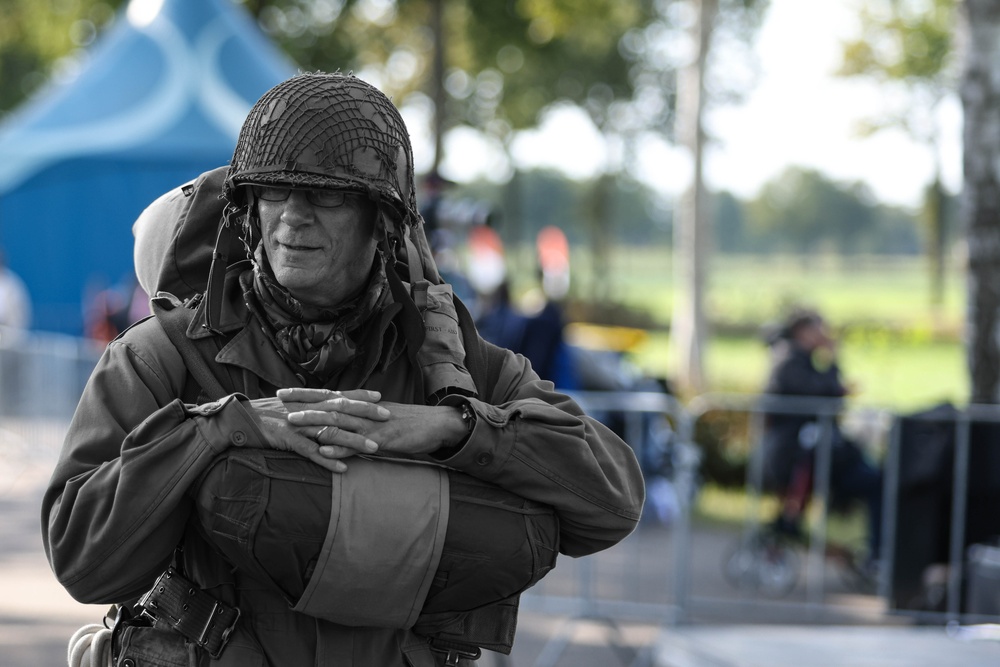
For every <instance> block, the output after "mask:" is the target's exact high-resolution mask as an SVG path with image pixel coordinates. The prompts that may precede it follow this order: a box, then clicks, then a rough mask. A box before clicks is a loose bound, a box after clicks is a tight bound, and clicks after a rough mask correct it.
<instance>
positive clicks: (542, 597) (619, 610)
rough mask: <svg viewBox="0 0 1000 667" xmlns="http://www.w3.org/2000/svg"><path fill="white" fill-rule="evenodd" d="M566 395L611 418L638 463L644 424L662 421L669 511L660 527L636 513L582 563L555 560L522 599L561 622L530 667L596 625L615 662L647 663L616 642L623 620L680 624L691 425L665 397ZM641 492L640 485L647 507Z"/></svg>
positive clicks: (692, 471)
mask: <svg viewBox="0 0 1000 667" xmlns="http://www.w3.org/2000/svg"><path fill="white" fill-rule="evenodd" d="M571 395H572V397H573V398H574V399H575V400H576V401H577V402H578V403H579V404H580V406H581V407H582V408H583V409H584V411H586V412H587V414H589V415H591V416H594V417H596V418H598V419H599V420H601V421H603V422H605V423H608V422H609V421H611V418H612V417H615V416H617V417H618V418H619V422H618V424H617V425H618V427H619V428H618V430H619V433H620V435H621V436H622V437H623V439H624V440H625V441H626V442H627V443H629V445H631V446H632V448H633V449H634V450H635V452H636V456H637V457H638V458H639V460H640V462H643V461H645V460H647V458H648V456H647V455H648V454H649V452H648V451H647V449H648V448H649V447H651V446H653V445H654V444H655V442H654V439H652V438H651V437H650V433H649V426H650V423H651V421H653V422H655V420H659V419H665V420H666V424H661V426H666V427H668V428H669V429H670V434H669V437H670V438H671V441H670V443H669V445H668V451H669V456H670V458H671V463H672V465H671V475H670V479H669V482H670V484H671V487H672V491H673V494H675V495H674V497H675V498H676V500H677V505H676V510H677V511H676V513H675V514H673V515H672V516H671V518H670V521H669V523H668V524H666V525H664V524H663V523H662V521H661V520H660V519H658V518H657V517H655V516H652V515H651V514H648V513H644V515H643V520H642V521H641V522H640V525H639V527H638V528H637V529H636V531H635V532H634V533H633V534H632V535H631V536H629V537H628V538H626V539H625V540H623V541H622V542H621V543H620V544H618V545H616V546H615V547H612V548H611V549H608V550H607V551H605V552H601V553H598V554H595V555H593V556H588V557H586V558H580V559H569V558H565V557H563V558H562V559H561V560H560V563H559V565H558V567H557V568H556V570H555V572H553V573H552V574H550V575H549V577H547V578H546V579H544V580H542V582H541V583H539V584H538V585H536V586H535V587H534V588H532V589H531V590H530V591H528V592H526V593H525V594H524V595H522V598H521V607H522V609H524V610H527V611H537V612H542V613H545V614H553V615H558V616H560V617H562V618H563V619H564V620H563V622H562V624H561V625H560V627H559V628H558V630H557V631H556V632H555V633H553V634H552V635H551V636H550V637H549V639H548V641H547V643H546V644H545V646H544V647H543V649H542V651H541V652H540V653H539V655H538V657H537V658H536V661H535V663H534V665H535V667H548V666H551V665H556V664H558V662H559V660H560V658H561V657H562V655H563V653H564V651H565V650H566V648H567V646H568V644H569V643H570V641H571V639H572V634H573V632H574V630H575V629H576V627H577V626H578V624H580V623H583V622H587V623H595V622H596V623H598V624H602V625H604V626H606V627H607V628H608V629H610V630H611V631H612V634H611V636H610V639H609V641H610V643H611V648H612V649H613V650H614V651H615V654H616V656H617V658H618V661H619V663H620V664H622V665H635V666H638V665H649V664H652V660H653V657H652V654H651V651H652V649H653V647H652V646H649V647H646V648H644V649H635V648H631V647H630V646H629V645H628V642H626V641H624V635H623V633H622V626H621V624H622V623H623V622H628V621H631V622H643V623H651V624H654V625H657V626H661V627H662V626H664V625H672V624H676V623H679V622H681V620H682V619H683V616H684V606H685V599H686V597H687V589H688V585H689V583H690V577H689V574H688V572H689V567H690V560H689V559H690V557H691V545H690V540H689V538H690V533H691V527H690V517H691V502H692V501H693V500H694V498H695V495H696V484H697V471H698V463H699V454H698V451H697V448H696V447H695V446H694V445H693V441H692V430H691V427H692V424H691V421H690V419H689V418H688V414H687V412H686V411H685V410H684V408H683V406H682V405H681V404H680V403H679V402H678V401H677V400H676V399H675V398H674V397H673V396H670V395H668V394H665V393H658V392H571ZM661 434H662V431H661ZM645 472H650V473H651V472H652V471H649V470H646V471H645ZM649 480H650V478H647V482H648V481H649ZM649 492H650V488H649V487H648V486H647V504H648V503H649V502H650V500H649Z"/></svg>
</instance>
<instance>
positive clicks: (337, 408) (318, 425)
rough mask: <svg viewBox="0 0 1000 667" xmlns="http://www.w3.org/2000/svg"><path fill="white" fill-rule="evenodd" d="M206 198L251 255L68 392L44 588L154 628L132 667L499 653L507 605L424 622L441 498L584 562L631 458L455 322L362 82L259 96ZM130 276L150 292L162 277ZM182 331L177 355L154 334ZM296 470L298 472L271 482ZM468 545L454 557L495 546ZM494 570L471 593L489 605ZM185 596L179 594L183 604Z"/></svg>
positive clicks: (326, 82) (391, 132) (378, 111)
mask: <svg viewBox="0 0 1000 667" xmlns="http://www.w3.org/2000/svg"><path fill="white" fill-rule="evenodd" d="M222 196H223V198H224V202H225V205H226V208H225V212H224V214H223V217H224V220H225V222H226V224H225V226H223V227H222V229H223V232H227V231H228V230H230V229H237V230H240V231H241V233H242V236H243V240H244V243H245V247H246V249H247V252H248V257H247V258H246V260H245V261H243V262H239V263H236V264H233V265H232V266H231V267H230V268H229V270H228V271H227V272H226V273H225V274H224V275H222V274H216V273H215V272H213V274H212V275H213V277H211V278H209V282H208V289H207V291H206V292H205V293H204V294H203V295H200V297H196V298H194V299H191V300H189V301H187V302H184V303H181V302H180V300H179V299H176V298H171V297H170V296H169V295H162V294H160V295H158V296H157V297H156V298H154V300H153V303H154V312H156V313H157V316H156V317H151V318H149V319H145V320H143V321H141V322H139V323H138V324H136V325H135V326H133V327H131V328H130V329H128V330H127V331H125V332H124V333H123V334H121V335H120V336H119V337H118V338H116V339H115V340H114V341H112V342H111V343H110V344H109V345H108V347H107V349H106V351H105V353H104V355H103V357H102V359H101V360H100V362H99V363H98V366H97V368H96V370H95V371H94V373H93V375H92V377H91V379H90V381H89V383H88V385H87V387H86V389H85V390H84V393H83V396H82V398H81V400H80V404H79V407H78V409H77V411H76V414H75V416H74V418H73V421H72V423H71V425H70V428H69V431H68V433H67V435H66V439H65V442H64V445H63V450H62V453H61V456H60V458H59V461H58V463H57V465H56V468H55V470H54V471H53V474H52V479H51V482H50V484H49V487H48V490H47V492H46V494H45V497H44V500H43V507H42V529H43V538H44V546H45V550H46V554H47V556H48V558H49V562H50V564H51V566H52V569H53V571H54V572H55V574H56V576H57V578H58V580H59V581H60V582H61V583H62V585H63V586H64V587H65V588H66V589H67V590H68V591H69V593H70V594H71V595H72V596H73V597H74V598H76V599H78V600H80V601H82V602H86V603H102V604H103V603H120V604H124V605H125V606H126V608H133V609H136V611H142V612H143V614H144V617H146V618H155V619H156V621H155V623H154V625H153V628H151V630H153V631H156V633H158V634H156V635H155V641H152V642H147V643H146V644H145V645H143V642H142V641H140V640H141V637H142V636H147V637H151V636H153V633H152V632H147V631H145V630H146V629H145V628H142V627H141V625H137V624H134V623H133V624H126V627H125V629H124V630H123V631H122V632H121V633H120V634H119V635H118V636H117V639H116V650H118V651H120V652H121V651H145V652H144V653H140V654H138V655H140V658H141V660H140V662H141V663H142V664H154V665H155V664H170V665H175V664H190V665H194V664H197V665H201V666H204V665H209V664H211V665H230V666H233V667H236V666H239V667H246V666H248V665H271V666H275V667H278V666H282V667H283V666H285V665H330V666H336V667H349V666H352V665H353V666H356V667H370V666H372V665H379V666H380V667H412V666H423V665H427V666H429V665H444V664H449V665H452V664H461V665H468V664H472V661H473V660H474V657H475V655H476V654H477V653H478V649H477V650H475V651H472V652H469V651H466V650H465V649H466V648H467V647H468V646H469V645H470V644H471V645H473V647H475V646H486V647H487V648H495V649H496V650H507V651H509V650H510V641H512V639H513V628H514V622H513V618H514V617H513V615H512V614H511V613H510V609H511V608H513V609H514V610H515V611H516V604H517V599H516V595H515V596H513V597H511V598H509V599H506V600H504V601H503V602H502V603H497V604H491V605H489V606H488V608H487V609H485V610H483V609H472V610H466V609H454V608H450V607H449V608H446V609H444V610H439V611H441V613H439V614H436V615H434V617H433V618H431V619H429V620H428V619H427V617H426V611H427V610H426V609H424V608H423V607H424V603H425V601H426V600H427V595H428V591H430V590H434V586H436V585H437V584H439V583H442V582H439V581H438V578H439V575H440V574H441V572H440V569H436V568H439V567H440V563H441V562H442V560H443V557H442V555H441V551H442V548H443V544H444V541H445V540H446V539H451V538H452V536H450V535H448V533H449V532H451V531H452V530H453V529H455V530H463V528H462V525H461V524H459V523H458V522H457V521H456V517H455V516H454V505H453V503H452V504H450V499H451V500H454V498H451V496H453V495H454V494H455V493H456V490H459V491H461V492H462V493H464V494H466V495H469V494H476V493H482V494H488V495H487V496H484V497H493V495H489V494H499V493H500V492H503V493H504V494H507V496H505V497H508V496H509V495H513V496H516V497H517V498H520V499H523V502H524V503H526V505H525V507H543V508H551V510H553V511H554V515H555V517H556V518H557V519H558V535H557V539H556V540H555V541H556V543H557V544H558V550H559V551H560V552H561V553H563V554H567V555H570V556H582V555H585V554H590V553H593V552H596V551H599V550H601V549H605V548H607V547H610V546H612V545H613V544H615V543H617V542H619V541H620V540H622V539H623V538H625V537H626V536H627V535H629V533H630V532H631V531H632V530H633V529H634V527H635V525H636V523H637V521H638V520H639V516H640V512H641V508H642V503H643V496H644V492H643V484H642V477H641V474H640V471H639V467H638V465H637V463H636V460H635V457H634V455H633V454H632V451H631V449H630V448H629V447H628V445H626V444H625V443H624V442H622V440H621V439H619V438H618V437H617V436H615V435H614V434H613V433H612V432H611V431H610V430H608V429H607V428H605V427H604V426H602V425H601V424H600V423H598V422H596V421H595V420H593V419H591V418H590V417H588V416H587V415H586V414H584V413H583V411H582V410H581V409H580V408H579V407H578V406H577V405H576V404H575V403H574V402H573V401H572V400H570V399H569V398H568V397H567V396H565V395H561V394H559V393H556V392H555V391H554V388H553V385H552V384H551V383H550V382H547V381H543V380H541V379H540V378H539V377H538V376H537V375H536V374H535V373H534V372H532V371H531V369H530V367H529V366H528V364H527V363H526V362H525V361H524V359H523V358H520V357H518V356H516V355H514V354H513V353H510V352H508V351H503V350H496V349H493V350H491V349H489V348H488V347H487V346H486V345H485V344H484V343H483V342H482V341H481V340H480V339H479V337H478V336H477V335H476V334H475V331H474V329H472V330H471V332H470V330H469V329H467V328H465V327H461V326H459V325H458V322H459V321H461V320H463V317H462V316H461V315H460V314H459V315H458V317H457V319H456V314H458V313H460V312H461V304H460V303H458V302H456V301H454V300H453V299H452V296H451V292H450V290H449V288H448V286H447V285H446V284H444V283H443V282H441V280H440V277H439V275H438V274H437V271H436V268H435V267H434V264H433V261H432V260H431V259H430V252H429V250H428V249H427V242H426V239H425V238H424V234H423V228H422V221H421V219H420V217H419V214H418V213H417V208H416V201H415V195H414V188H413V157H412V154H411V148H410V142H409V137H408V135H407V132H406V129H405V126H404V125H403V122H402V119H401V118H400V116H399V113H398V111H397V110H396V109H395V107H394V106H393V105H392V103H391V102H390V101H389V100H388V98H386V96H385V95H383V94H382V93H381V92H380V91H378V90H377V89H375V88H374V87H372V86H371V85H369V84H367V83H365V82H364V81H362V80H360V79H358V78H356V77H354V76H349V75H341V74H324V73H310V74H300V75H298V76H295V77H293V78H291V79H289V80H287V81H285V82H283V83H281V84H279V85H277V86H276V87H275V88H273V89H272V90H270V91H268V92H267V93H266V94H265V95H264V96H263V97H262V98H261V99H260V100H259V101H258V102H257V104H256V105H255V106H254V108H253V109H252V110H251V111H250V114H249V115H248V117H247V120H246V122H245V123H244V125H243V127H242V130H241V133H240V138H239V142H238V144H237V148H236V151H235V153H234V156H233V159H232V162H231V164H230V165H229V168H228V172H227V174H226V178H225V182H224V186H223V188H222ZM180 197H181V198H183V195H180ZM210 199H212V198H210ZM211 234H212V235H213V236H214V230H212V232H211ZM137 239H138V233H137ZM220 247H221V246H220ZM138 255H141V252H140V251H139V249H138V248H137V256H138ZM153 263H154V264H155V263H156V262H155V261H154V262H153ZM165 264H169V262H168V263H165ZM159 268H162V267H159ZM166 268H170V267H166ZM137 270H138V271H140V278H144V280H143V282H144V285H143V287H144V288H145V289H146V290H147V291H148V292H149V293H150V294H156V292H157V291H158V289H159V285H158V282H159V278H158V274H157V270H153V271H152V274H153V275H152V276H149V275H145V276H144V275H143V274H144V271H143V267H142V266H139V265H138V263H137ZM219 276H222V277H221V278H220V277H219ZM178 313H182V314H183V315H184V316H185V318H186V319H185V320H184V322H185V327H184V329H183V331H184V332H186V333H185V341H184V343H183V345H182V346H181V347H178V345H177V344H175V343H174V342H173V341H174V340H175V339H174V338H172V337H171V333H170V331H169V330H168V329H167V327H166V324H165V323H166V322H170V321H172V320H171V319H170V317H171V315H176V314H178ZM189 347H193V348H194V349H195V350H196V351H199V352H200V353H201V358H202V359H204V360H206V364H207V365H208V366H209V368H210V370H211V372H212V373H214V375H215V377H216V378H217V382H218V383H219V384H220V385H221V386H222V388H223V392H220V393H221V394H222V395H214V393H215V392H212V391H209V390H208V386H206V385H212V384H213V382H211V381H208V382H206V381H205V380H203V379H201V378H199V377H198V376H196V375H195V374H194V364H193V362H192V357H191V356H190V352H189V351H188V352H185V351H184V350H182V349H181V348H185V349H187V348H189ZM477 349H480V350H486V352H487V353H488V354H487V357H488V358H489V359H490V363H489V372H488V375H487V377H489V379H490V381H489V382H488V383H483V382H481V381H478V380H476V376H479V375H480V373H479V371H478V370H477V369H476V368H473V367H472V366H473V364H472V363H471V361H470V360H472V359H473V352H474V351H475V350H477ZM220 461H221V463H220ZM303 461H305V462H309V464H310V465H311V466H312V468H311V469H310V472H308V474H305V473H302V474H300V473H298V472H296V473H295V474H287V475H283V473H282V472H281V470H284V468H282V466H301V463H302V462H303ZM220 466H228V468H231V469H232V470H233V471H236V470H237V469H238V470H239V471H240V475H239V476H237V475H230V474H228V473H227V472H226V471H227V469H228V468H222V467H220ZM279 468H280V469H279ZM296 470H299V468H298V467H296ZM220 471H221V472H220ZM317 471H319V472H317ZM237 478H238V479H245V480H248V481H246V482H245V483H242V482H233V480H234V479H237ZM295 480H300V481H301V482H302V483H303V484H306V483H315V484H322V485H324V486H323V488H325V489H327V491H325V492H324V493H325V494H326V495H325V496H324V498H325V500H326V501H327V503H328V504H330V507H331V509H330V510H329V512H330V515H329V516H328V517H324V521H323V525H322V526H319V527H317V526H315V525H314V524H311V523H309V522H308V521H305V520H304V519H302V518H301V517H304V516H307V515H309V514H310V510H311V509H312V508H311V507H307V506H303V504H302V503H301V501H296V500H295V498H302V497H305V496H304V495H303V494H298V495H296V494H295V493H294V489H295V485H294V482H295ZM290 481H291V482H293V484H292V485H291V488H292V493H289V494H288V495H287V497H288V498H289V500H287V501H281V500H280V498H282V497H285V496H280V495H279V494H278V490H279V489H287V488H288V487H289V483H290ZM234 484H235V485H236V486H241V488H235V489H234V488H233V486H234ZM282 485H283V486H282ZM331 490H332V503H330V499H331V497H330V495H329V494H330V492H331ZM282 493H283V491H282ZM296 502H299V505H298V507H296V506H295V504H296ZM269 503H270V504H269ZM518 508H521V505H518ZM449 509H451V510H452V512H451V516H449ZM272 510H275V511H276V512H278V517H280V518H278V519H275V517H274V516H271V515H270V512H271V511H272ZM518 511H521V510H520V509H519V510H518ZM525 511H529V510H525ZM453 524H454V525H453ZM464 530H467V531H468V530H469V529H468V527H466V528H464ZM272 531H274V532H272ZM483 531H484V529H483V528H481V527H476V528H475V529H473V530H472V531H471V532H472V534H471V535H470V536H469V537H471V538H479V539H487V537H488V538H489V539H493V535H492V534H487V532H483ZM480 533H481V534H480ZM247 540H252V541H253V544H252V545H251V546H252V548H251V549H249V550H248V548H247ZM485 546H488V545H484V547H485ZM528 546H529V547H530V548H532V549H535V548H536V547H538V548H541V547H542V546H544V545H541V544H535V543H534V542H531V543H530V544H529V545H528ZM309 548H313V552H312V553H311V554H305V555H303V556H302V557H303V560H302V565H301V567H299V568H297V569H296V571H295V572H293V573H292V575H293V576H292V578H293V579H294V578H298V579H299V580H300V581H299V583H298V584H296V585H297V586H304V590H301V591H300V590H299V589H296V591H295V593H294V595H292V596H291V597H289V594H288V590H287V589H285V590H281V588H280V587H278V586H275V580H276V579H277V578H278V573H276V572H275V571H274V569H273V568H271V567H269V565H268V564H267V563H265V562H264V556H263V554H264V553H265V552H268V551H270V552H273V551H274V550H276V549H277V550H280V549H288V550H290V551H294V552H295V553H296V554H297V555H302V553H303V552H304V551H306V550H308V549H309ZM227 554H234V557H233V558H229V557H227ZM537 555H538V556H539V557H540V558H547V556H546V555H545V554H544V553H541V554H537ZM552 555H553V557H554V554H552ZM241 558H242V560H240V559H241ZM236 560H239V563H240V564H236V565H234V562H235V561H236ZM243 563H246V564H247V565H246V566H244V565H243ZM171 565H172V569H171V570H169V574H164V571H165V570H166V569H167V568H168V566H171ZM279 565H281V564H280V563H279ZM284 565H288V564H287V563H285V564H284ZM161 575H162V576H161ZM492 576H493V573H492V572H491V571H489V570H488V571H485V572H482V573H481V576H480V579H482V580H483V581H485V582H491V583H496V584H497V586H498V587H499V586H500V583H502V582H492V579H491V577H492ZM158 577H159V579H158ZM178 578H181V579H182V580H183V581H190V586H189V587H185V588H184V589H183V590H182V591H181V592H177V593H176V594H175V593H174V590H173V583H172V582H174V581H176V580H177V579H178ZM524 579H525V581H527V574H525V578H524ZM155 581H159V582H161V583H160V584H157V587H155V588H154V587H153V586H154V582H155ZM444 583H448V582H444ZM523 585H525V584H524V583H523V582H521V583H516V587H517V588H520V587H523ZM300 592H301V595H300ZM188 595H190V600H194V601H196V602H191V603H190V604H189V603H188V602H187V600H188V599H189V598H188V597H187V596H188ZM137 604H138V606H136V605H137ZM446 607H447V605H446ZM182 610H183V611H182ZM421 624H423V625H421ZM116 633H117V631H116ZM477 633H478V634H477ZM483 637H486V638H487V639H485V640H484V639H483ZM489 638H492V639H493V640H495V641H491V640H490V639H489ZM130 642H131V643H130ZM150 644H155V646H154V648H149V645H150ZM156 656H159V658H157V657H156ZM158 659H159V660H160V662H157V660H158Z"/></svg>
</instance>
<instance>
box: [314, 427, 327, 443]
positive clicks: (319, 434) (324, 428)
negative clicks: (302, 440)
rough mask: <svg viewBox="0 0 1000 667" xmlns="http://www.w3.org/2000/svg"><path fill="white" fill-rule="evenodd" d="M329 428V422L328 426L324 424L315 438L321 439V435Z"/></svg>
mask: <svg viewBox="0 0 1000 667" xmlns="http://www.w3.org/2000/svg"><path fill="white" fill-rule="evenodd" d="M328 428H330V425H329V424H327V425H326V426H324V427H323V428H321V429H320V430H318V431H317V432H316V435H315V436H314V437H313V440H319V436H321V435H323V431H325V430H326V429H328Z"/></svg>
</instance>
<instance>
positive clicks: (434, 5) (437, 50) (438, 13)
mask: <svg viewBox="0 0 1000 667" xmlns="http://www.w3.org/2000/svg"><path fill="white" fill-rule="evenodd" d="M444 1H445V0H431V20H430V24H431V33H432V34H433V39H434V59H433V61H432V63H431V87H432V90H431V99H432V100H434V157H433V162H432V164H431V173H433V174H437V173H438V167H440V166H441V159H442V157H443V154H444V148H443V146H444V126H445V112H446V109H445V105H446V104H447V95H446V93H445V89H444V63H445V34H444Z"/></svg>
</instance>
